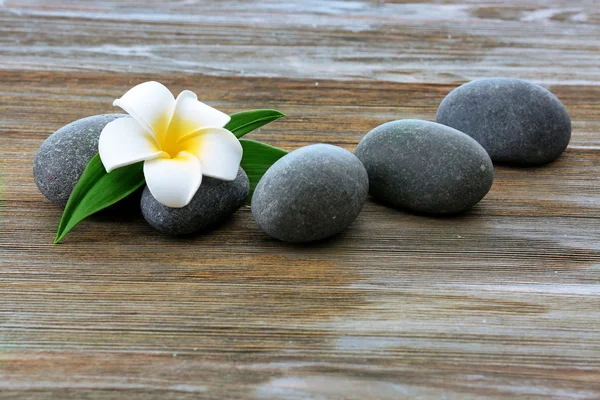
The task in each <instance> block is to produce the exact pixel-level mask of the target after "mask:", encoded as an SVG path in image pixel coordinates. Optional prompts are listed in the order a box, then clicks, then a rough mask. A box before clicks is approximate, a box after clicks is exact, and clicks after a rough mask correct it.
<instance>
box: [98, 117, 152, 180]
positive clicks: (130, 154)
mask: <svg viewBox="0 0 600 400" xmlns="http://www.w3.org/2000/svg"><path fill="white" fill-rule="evenodd" d="M98 153H100V160H101V161H102V164H103V165H104V168H106V172H110V171H112V170H113V169H115V168H119V167H123V166H125V165H129V164H134V163H136V162H139V161H145V160H149V159H152V158H155V157H158V156H160V155H161V154H163V153H162V151H160V150H159V149H158V148H157V147H156V145H155V143H154V140H153V138H152V137H151V136H150V135H149V134H148V133H147V132H146V131H145V130H144V128H142V127H141V126H140V124H138V123H137V121H136V120H134V119H133V118H119V119H116V120H114V121H112V122H109V123H108V124H106V126H105V127H104V129H102V132H101V133H100V140H99V143H98Z"/></svg>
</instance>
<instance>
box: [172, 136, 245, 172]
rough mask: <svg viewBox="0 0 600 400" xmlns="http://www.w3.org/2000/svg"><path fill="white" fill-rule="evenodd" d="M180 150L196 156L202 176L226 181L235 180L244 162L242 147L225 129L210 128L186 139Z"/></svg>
mask: <svg viewBox="0 0 600 400" xmlns="http://www.w3.org/2000/svg"><path fill="white" fill-rule="evenodd" d="M180 148H182V149H184V150H185V151H187V152H189V153H192V154H194V155H195V156H196V157H198V160H200V164H201V165H202V174H203V175H205V176H210V177H211V178H217V179H221V180H224V181H232V180H234V179H235V177H236V176H237V173H238V168H239V167H240V161H241V160H242V153H243V149H242V145H241V143H240V141H239V140H238V139H237V138H236V137H235V135H234V134H233V133H231V132H229V131H228V130H227V129H224V128H208V129H203V130H201V131H198V132H197V133H195V134H194V135H190V136H188V138H186V139H184V140H183V141H182V142H181V144H180Z"/></svg>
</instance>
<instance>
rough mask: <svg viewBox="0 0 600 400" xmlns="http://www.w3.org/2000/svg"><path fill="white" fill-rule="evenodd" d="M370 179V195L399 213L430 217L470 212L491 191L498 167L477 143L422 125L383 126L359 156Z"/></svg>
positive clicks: (438, 126)
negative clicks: (402, 211) (408, 211)
mask: <svg viewBox="0 0 600 400" xmlns="http://www.w3.org/2000/svg"><path fill="white" fill-rule="evenodd" d="M355 154H356V156H357V157H358V158H359V159H360V160H361V161H362V163H363V164H364V166H365V168H366V169H367V172H368V174H369V185H370V192H371V194H372V195H373V197H375V198H376V199H378V200H380V201H381V202H383V203H386V204H389V205H391V206H393V207H396V208H407V209H409V210H413V211H417V212H422V213H430V214H453V213H458V212H462V211H465V210H467V209H468V208H470V207H472V206H473V205H475V204H476V203H477V202H479V200H481V199H482V198H483V197H484V196H485V195H486V193H487V192H488V191H489V190H490V188H491V187H492V182H493V180H494V167H493V165H492V161H491V160H490V157H489V156H488V154H487V153H486V152H485V150H484V149H483V147H481V146H480V145H479V144H478V143H477V142H476V141H475V140H473V139H472V138H470V137H469V136H467V135H465V134H464V133H462V132H459V131H457V130H455V129H452V128H449V127H447V126H444V125H441V124H436V123H435V122H429V121H421V120H410V119H407V120H401V121H393V122H388V123H386V124H383V125H380V126H378V127H377V128H375V129H373V130H372V131H371V132H369V133H367V134H366V135H365V137H364V138H362V140H361V141H360V143H359V144H358V147H357V148H356V152H355Z"/></svg>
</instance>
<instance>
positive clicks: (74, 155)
mask: <svg viewBox="0 0 600 400" xmlns="http://www.w3.org/2000/svg"><path fill="white" fill-rule="evenodd" d="M126 116H127V115H126V114H104V115H94V116H92V117H87V118H83V119H80V120H77V121H75V122H71V123H70V124H68V125H65V126H63V127H62V128H60V129H59V130H57V131H56V132H54V133H53V134H52V135H50V136H49V137H48V138H47V139H46V140H45V141H44V143H42V145H41V146H40V148H39V150H38V152H37V154H36V156H35V160H34V162H33V177H34V180H35V183H36V184H37V187H38V188H39V190H40V192H42V194H43V195H44V196H46V198H48V200H50V201H51V202H53V203H54V204H56V205H58V206H61V207H64V206H65V205H66V204H67V200H68V199H69V196H70V195H71V192H72V191H73V188H74V187H75V184H76V183H77V181H78V180H79V177H80V176H81V174H82V173H83V170H84V169H85V167H86V165H87V164H88V162H89V161H90V160H91V159H92V157H94V156H95V155H96V153H98V139H99V138H100V132H102V129H104V127H105V126H106V124H108V123H109V122H111V121H114V120H115V119H117V118H121V117H126Z"/></svg>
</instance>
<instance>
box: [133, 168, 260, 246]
mask: <svg viewBox="0 0 600 400" xmlns="http://www.w3.org/2000/svg"><path fill="white" fill-rule="evenodd" d="M249 193H250V182H249V181H248V176H247V175H246V172H244V170H243V169H241V168H240V169H239V170H238V174H237V177H236V178H235V180H233V181H222V180H219V179H214V178H208V177H205V176H204V177H202V184H201V185H200V188H199V189H198V191H197V192H196V194H195V195H194V197H193V198H192V201H191V202H190V204H188V205H187V206H185V207H182V208H171V207H167V206H165V205H162V204H161V203H159V202H158V201H156V199H155V198H154V197H153V196H152V193H150V190H149V189H148V187H146V188H145V189H144V193H143V194H142V201H141V208H142V214H143V216H144V218H145V219H146V221H148V223H149V224H150V225H151V226H152V227H153V228H155V229H157V230H158V231H160V232H163V233H168V234H171V235H188V234H192V233H200V232H206V231H208V230H210V229H212V228H214V227H216V226H217V225H218V224H220V223H222V222H224V221H225V220H226V219H227V218H229V217H230V216H231V215H233V213H235V212H236V211H237V210H238V209H239V208H240V207H241V206H243V205H244V203H245V201H246V198H247V197H248V194H249Z"/></svg>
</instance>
